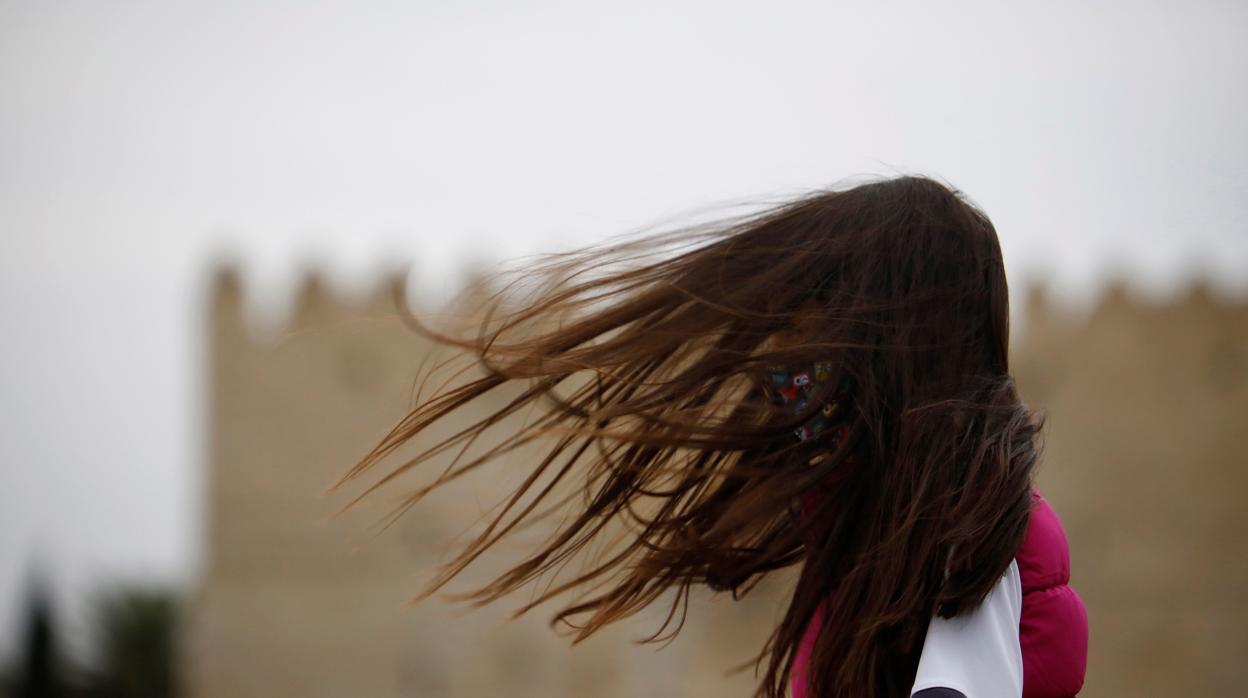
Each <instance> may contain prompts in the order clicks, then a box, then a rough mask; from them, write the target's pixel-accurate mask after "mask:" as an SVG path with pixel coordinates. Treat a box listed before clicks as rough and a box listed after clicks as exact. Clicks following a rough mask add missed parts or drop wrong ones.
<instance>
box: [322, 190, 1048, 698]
mask: <svg viewBox="0 0 1248 698" xmlns="http://www.w3.org/2000/svg"><path fill="white" fill-rule="evenodd" d="M541 261H542V263H541V264H540V265H539V267H538V268H537V269H530V270H527V271H526V277H525V279H526V282H527V283H528V284H530V291H529V292H528V294H527V295H526V296H525V298H524V300H523V302H520V300H519V293H518V289H516V287H514V286H509V287H504V288H503V290H501V291H498V292H497V293H495V294H494V295H493V296H491V297H490V299H488V312H486V313H485V315H484V316H483V317H482V319H481V321H480V325H479V332H477V333H475V336H469V337H464V336H457V335H453V334H448V333H445V332H442V331H438V330H434V329H432V328H431V327H429V326H428V325H426V324H425V323H422V322H419V321H418V320H416V319H415V318H414V317H413V318H409V322H410V323H411V325H412V326H413V327H414V328H415V329H416V330H417V331H420V332H422V333H424V334H426V335H428V336H429V337H432V338H434V339H435V340H436V341H438V342H440V343H441V344H443V345H446V346H447V347H449V348H450V350H451V351H452V352H453V353H455V354H457V355H460V356H467V357H470V358H471V359H472V360H473V363H474V364H475V366H476V369H475V374H474V375H472V376H469V377H467V378H464V379H462V380H459V381H453V382H451V383H448V384H447V385H446V386H444V387H443V388H440V389H438V390H436V391H434V392H433V393H432V394H430V395H429V396H427V397H423V398H421V399H419V400H418V401H417V403H416V404H415V406H414V408H413V409H412V410H411V412H410V413H409V414H407V416H405V417H404V418H403V419H402V420H401V421H400V422H399V423H398V424H397V425H395V426H394V427H393V429H392V430H391V431H390V432H389V433H388V434H386V436H385V437H384V438H383V439H382V440H381V442H380V443H379V444H378V445H377V446H376V447H375V448H374V449H373V450H372V451H371V452H369V453H368V454H367V455H365V456H364V457H363V458H362V459H361V460H360V461H359V462H358V463H357V464H355V465H354V466H353V467H351V468H350V469H349V470H348V471H347V472H346V473H345V474H344V475H343V476H342V478H341V479H340V480H339V481H338V483H336V484H335V485H334V487H338V486H339V485H341V484H343V483H345V482H347V481H349V480H352V479H354V478H358V477H360V476H361V475H363V474H364V473H366V472H368V471H371V470H374V469H375V468H376V467H377V466H379V465H381V464H383V463H386V462H387V461H388V460H390V459H389V458H388V456H391V455H393V454H394V453H395V451H396V450H397V449H399V448H400V447H402V446H404V445H405V444H408V443H409V442H412V441H413V440H414V439H416V437H418V436H419V437H421V439H420V441H421V442H422V443H423V442H425V441H427V442H428V444H427V445H426V446H425V447H424V448H423V449H422V450H419V451H418V452H417V453H416V454H415V455H414V456H411V457H404V458H403V459H400V460H401V462H399V463H396V464H394V465H392V466H391V467H390V468H388V469H387V470H386V472H385V474H384V475H383V476H382V477H380V478H379V479H378V480H377V481H376V482H375V483H374V484H372V485H371V486H369V487H368V488H367V489H366V490H365V491H364V493H363V494H361V495H359V496H360V497H363V496H365V495H367V494H368V492H371V491H374V490H375V489H376V488H377V487H378V486H380V485H381V484H383V483H385V482H388V481H390V480H392V479H393V478H394V477H395V476H396V475H398V474H400V473H403V472H405V471H408V470H410V469H412V468H417V467H419V466H421V465H422V463H426V462H427V461H428V460H429V459H431V458H433V457H435V456H437V455H438V454H442V453H454V452H456V451H458V452H459V453H460V454H461V455H462V454H464V453H467V452H468V450H469V447H470V446H472V445H473V444H477V443H487V442H488V443H489V448H487V449H485V451H484V452H483V453H480V454H475V455H472V456H471V457H461V458H456V459H455V461H454V462H453V463H452V465H451V466H450V467H449V468H447V469H446V470H444V471H442V472H439V473H438V474H437V477H436V478H435V479H434V480H433V481H432V482H431V483H430V484H428V485H426V486H424V487H422V488H420V489H419V490H417V491H416V492H414V493H413V494H412V495H411V496H410V498H408V499H407V500H405V502H404V503H403V505H402V506H401V507H400V509H399V510H398V512H397V513H399V514H401V513H402V511H405V510H406V509H407V508H408V507H410V506H411V505H412V504H415V503H416V502H417V500H419V499H421V498H422V497H425V496H428V495H429V494H430V493H436V492H437V491H439V488H440V487H441V486H443V485H445V484H447V483H448V482H450V481H451V480H453V479H456V478H457V477H459V476H460V475H462V474H464V473H467V472H469V471H471V470H474V469H477V468H481V467H489V466H501V463H502V462H504V461H505V462H506V467H507V468H520V469H522V470H523V471H524V472H523V474H524V477H523V481H522V483H521V484H520V485H519V486H518V487H517V488H516V489H515V491H514V492H512V493H511V494H510V495H509V496H507V497H506V498H505V499H504V500H503V501H502V502H501V503H500V506H499V507H498V508H497V509H496V510H495V511H494V512H493V513H492V514H491V517H490V519H489V521H488V524H487V525H485V526H484V529H483V531H482V532H481V533H480V534H479V536H478V537H476V538H475V540H472V541H471V542H468V543H467V544H466V545H464V547H462V549H458V550H457V554H456V555H455V556H453V558H452V559H450V561H449V562H447V563H446V564H445V565H444V566H443V567H442V568H440V569H439V571H438V573H437V574H436V575H435V577H434V579H433V580H432V582H431V583H430V585H429V587H428V588H427V589H426V590H425V591H424V592H423V593H422V595H421V596H420V597H418V598H424V597H426V596H428V595H430V594H432V593H434V592H436V591H438V590H439V589H440V588H441V587H443V586H444V585H445V584H447V583H448V582H449V581H451V580H452V579H454V578H455V577H456V576H457V575H459V574H460V573H461V572H462V571H463V570H464V569H465V568H466V567H467V566H468V565H470V564H471V563H472V562H473V561H474V560H476V559H478V557H479V556H480V555H481V554H482V553H484V552H486V551H487V550H489V549H491V548H492V547H493V546H495V545H496V544H497V543H498V542H499V541H500V540H501V539H503V538H504V537H506V536H508V535H509V534H511V533H515V532H516V531H518V530H519V529H520V528H522V527H524V526H527V525H528V524H529V523H531V522H533V521H536V520H539V519H543V518H551V517H552V516H553V514H554V513H556V512H558V513H559V515H560V516H559V518H560V521H559V523H558V526H557V528H556V530H555V531H554V533H553V534H552V535H551V536H550V537H549V538H548V539H547V540H546V541H545V542H544V543H543V544H541V545H540V546H535V547H534V548H533V549H532V550H531V551H530V553H529V554H527V555H526V556H525V557H524V558H523V559H522V560H521V561H519V562H518V563H516V564H515V565H514V566H512V567H510V568H509V569H507V570H506V571H505V572H503V573H502V574H501V575H499V576H498V577H497V578H495V579H493V581H491V582H490V583H488V584H486V585H484V586H482V587H480V588H478V589H475V590H473V591H470V592H468V593H465V594H462V595H460V596H459V597H458V598H461V599H463V600H468V601H472V602H475V603H487V602H491V601H494V600H497V599H499V598H501V597H503V596H504V595H506V594H508V593H510V592H512V591H515V590H517V589H519V588H521V587H523V586H525V585H527V584H530V583H532V582H534V581H535V580H538V579H539V578H541V577H543V575H548V574H551V573H555V572H560V571H562V567H563V566H564V565H565V564H566V563H567V562H568V561H569V560H571V559H572V558H574V557H575V556H577V555H578V553H583V552H584V551H585V550H586V548H587V547H589V546H591V545H592V544H595V541H596V540H598V539H601V538H603V537H606V536H608V534H611V535H616V534H617V533H618V531H620V530H625V531H627V532H628V533H627V535H626V536H624V537H623V539H622V540H623V542H622V543H621V544H620V545H618V546H616V547H615V548H613V549H612V552H611V554H609V555H600V556H598V557H596V558H595V559H594V560H593V564H588V565H584V566H583V568H582V569H580V570H579V571H578V572H577V573H575V574H572V575H568V576H567V577H566V578H563V579H561V580H560V581H559V582H557V583H554V584H551V585H549V586H548V587H547V588H546V589H545V590H544V591H543V592H542V593H541V594H540V595H537V596H536V598H534V599H533V600H532V601H531V602H528V603H526V604H525V605H524V606H523V607H521V608H520V609H519V610H518V612H517V615H518V614H519V613H523V612H525V611H527V610H529V609H531V608H533V607H534V606H536V605H538V604H540V603H543V602H545V601H547V600H549V599H552V598H554V597H556V596H559V595H563V594H569V595H571V596H572V600H571V601H570V602H568V603H567V605H566V606H565V607H563V608H562V609H561V610H559V611H558V613H557V614H556V616H555V617H554V619H553V620H552V624H553V623H557V622H563V623H565V624H567V625H568V626H570V627H572V628H573V629H574V631H575V632H574V636H575V639H576V640H578V641H579V640H580V639H583V638H585V637H587V636H589V635H590V634H592V633H594V632H595V631H597V630H598V629H600V628H602V627H603V626H605V625H607V624H609V623H612V622H613V621H617V620H620V619H623V618H626V617H628V616H631V615H633V614H635V613H637V612H638V611H640V610H641V609H643V608H645V607H646V606H648V605H650V604H651V603H652V602H655V601H658V600H660V599H662V600H664V601H665V602H668V603H670V604H671V607H670V609H669V610H670V612H669V613H668V614H667V621H666V622H665V623H664V624H663V627H661V628H659V629H658V630H657V631H656V632H655V634H654V635H653V636H651V637H650V638H649V640H658V639H660V637H661V636H662V634H663V633H664V631H665V630H667V628H668V627H669V626H671V625H672V624H673V623H675V626H674V629H672V630H670V631H668V637H670V636H671V635H672V634H674V633H675V632H678V631H679V629H680V624H681V623H683V618H684V612H683V611H682V604H684V606H683V608H684V610H687V603H688V595H689V592H690V589H691V587H693V586H694V585H707V586H709V587H710V588H711V589H714V590H717V591H722V592H730V593H731V594H732V595H733V596H734V597H739V596H740V595H743V594H746V593H748V592H749V591H750V590H751V589H752V588H754V587H755V585H756V584H757V583H758V581H759V580H760V579H761V578H762V577H763V576H764V575H766V574H767V573H768V572H771V571H774V570H778V569H781V568H785V567H789V566H794V565H800V573H799V574H798V575H796V576H797V582H796V585H795V587H794V588H793V590H792V596H791V599H790V600H789V603H788V606H787V611H786V612H785V613H784V614H783V616H782V617H780V618H778V619H777V624H776V627H775V628H774V631H773V632H772V633H771V635H770V637H769V638H768V640H767V641H766V643H765V644H764V645H763V646H762V647H761V648H760V651H759V654H758V656H757V663H756V666H758V667H763V666H765V673H761V678H760V682H759V686H758V691H757V693H756V696H760V697H762V696H766V697H767V698H779V697H780V696H784V695H786V688H787V682H788V680H789V677H790V673H791V670H792V667H793V660H794V656H795V653H796V651H797V648H798V646H799V643H800V641H801V638H802V635H803V632H804V630H805V629H806V625H807V623H808V622H809V620H810V619H811V617H812V615H813V614H814V612H815V609H816V607H817V606H818V605H819V603H820V601H822V600H824V599H825V598H830V599H831V601H830V602H829V604H828V606H827V610H826V613H825V614H824V615H823V619H822V626H821V630H820V633H819V635H818V638H819V639H818V642H817V643H816V645H815V649H814V653H813V655H812V658H811V661H810V667H811V669H810V675H809V686H810V695H817V696H838V697H839V696H849V695H853V696H868V697H874V696H881V697H883V696H888V697H891V696H903V695H907V694H908V688H909V686H910V682H911V681H912V680H913V677H914V672H915V668H916V663H917V659H918V652H919V650H920V649H921V647H922V642H923V636H924V633H925V631H926V628H927V624H928V621H929V620H930V619H931V618H932V617H933V616H934V615H937V614H939V615H942V616H944V617H950V616H953V615H956V614H959V613H961V612H965V611H967V610H969V609H972V608H974V607H975V606H976V605H977V604H978V603H980V601H982V600H983V598H984V597H985V596H986V595H987V593H988V591H989V590H990V589H991V588H992V587H993V585H994V584H995V583H996V581H997V580H998V579H999V578H1000V577H1001V576H1002V574H1003V573H1004V571H1005V570H1006V568H1007V567H1008V566H1009V564H1010V562H1011V560H1012V559H1013V557H1014V555H1015V552H1016V550H1017V549H1018V548H1019V546H1020V545H1021V543H1022V540H1023V536H1024V533H1025V531H1026V527H1027V523H1028V516H1029V512H1030V507H1031V485H1032V478H1033V473H1034V469H1035V465H1036V462H1037V458H1038V449H1037V444H1036V441H1037V437H1038V434H1039V431H1040V429H1041V425H1042V423H1043V419H1042V418H1040V417H1038V416H1037V415H1036V414H1035V413H1033V412H1032V411H1031V410H1029V409H1028V408H1027V407H1026V406H1025V405H1024V404H1023V402H1022V401H1021V400H1020V398H1019V395H1018V393H1017V391H1016V388H1015V384H1014V381H1013V379H1012V376H1011V374H1010V370H1009V360H1008V345H1009V303H1008V290H1007V284H1006V277H1005V268H1004V266H1003V264H1002V257H1001V248H1000V245H999V242H998V239H997V234H996V231H995V229H994V228H993V226H992V223H991V222H990V221H989V219H988V218H987V217H986V216H985V215H984V214H983V213H982V212H980V211H979V210H978V209H977V208H976V207H975V206H973V205H972V204H971V203H969V202H968V201H967V200H965V198H964V197H963V196H961V194H960V193H959V192H957V191H956V190H953V189H951V188H949V187H948V186H946V185H944V184H942V183H940V182H937V181H935V180H932V179H929V178H925V177H915V176H906V177H897V178H891V179H882V180H875V181H869V182H867V183H864V184H859V185H858V186H853V187H849V188H842V189H832V190H820V191H816V192H813V193H809V194H806V195H803V196H800V197H798V198H795V199H793V200H789V201H785V202H783V203H781V204H778V205H773V206H771V207H769V208H766V209H764V210H762V211H761V212H755V213H751V214H748V215H745V216H739V217H735V218H731V219H724V220H720V221H718V222H716V223H712V224H704V225H697V226H692V227H687V228H683V229H681V230H678V231H676V232H665V233H662V234H650V235H647V236H644V237H641V238H638V239H633V240H629V241H626V242H619V243H611V244H603V245H598V246H593V247H589V248H584V249H580V250H577V251H574V252H569V253H564V254H556V255H548V256H545V257H543V258H542V260H541ZM534 288H535V289H536V290H532V289H534ZM810 362H821V365H822V366H824V367H828V368H827V370H829V371H830V378H831V379H830V380H829V381H827V383H826V385H831V386H835V391H836V396H837V398H838V402H837V409H836V410H835V412H833V413H832V419H834V420H836V423H837V427H838V428H837V429H828V430H825V431H822V432H820V433H819V434H817V435H815V436H814V437H812V438H810V439H807V440H804V441H803V440H799V439H797V438H795V437H794V429H795V428H796V427H798V426H799V425H801V424H802V423H803V422H804V421H805V420H807V419H808V418H809V417H810V415H812V414H814V413H815V412H816V411H817V410H820V409H821V407H822V406H824V405H826V404H827V401H828V400H830V399H831V397H832V394H831V393H830V392H829V393H827V394H825V395H824V396H823V397H824V398H825V399H824V400H823V401H812V403H811V404H810V405H809V406H808V407H806V408H804V410H803V411H802V412H801V413H792V412H785V411H781V410H778V409H777V408H776V406H775V404H774V402H773V401H771V400H769V399H767V393H766V381H767V377H768V375H769V371H770V370H771V369H772V368H773V367H776V366H792V365H800V364H806V363H810ZM505 386H508V387H510V388H511V390H510V392H506V394H507V396H508V398H509V399H507V400H505V401H493V402H490V403H489V407H487V408H484V409H483V408H481V407H480V405H481V404H482V403H481V402H480V400H481V399H482V398H484V397H485V396H487V394H490V393H491V392H492V391H503V389H504V387H505ZM829 390H831V389H829ZM504 392H505V391H504ZM473 409H476V410H477V411H476V412H472V410H473ZM459 410H466V411H468V412H471V413H472V414H473V415H475V419H474V420H473V421H472V422H471V423H469V424H468V425H467V426H466V427H465V426H462V425H463V421H462V420H461V421H460V422H458V423H457V425H456V426H455V427H449V426H447V421H448V420H446V418H447V417H448V415H451V414H452V413H455V412H456V411H459ZM482 411H484V412H485V413H486V414H485V415H484V416H481V413H482ZM522 411H523V412H529V413H531V414H536V415H537V416H536V417H535V418H531V419H529V420H528V421H526V422H524V425H523V426H522V427H518V428H516V429H515V430H512V431H509V432H506V433H503V434H501V435H493V434H495V433H496V432H497V429H494V430H493V431H491V434H492V435H491V436H488V437H487V436H486V432H487V431H489V430H491V428H492V427H496V426H497V425H499V424H500V423H503V422H504V420H507V419H509V418H513V416H516V415H519V414H520V413H521V412H522ZM508 423H510V422H508ZM521 447H524V448H527V449H533V448H535V447H540V448H539V450H538V451H531V450H526V451H524V452H525V453H526V457H525V458H523V459H516V458H514V457H513V458H511V459H510V460H508V459H507V456H508V454H514V453H516V452H518V451H517V449H520V448H521ZM534 452H535V453H539V456H538V457H529V456H528V455H527V454H529V453H534ZM566 491H571V492H572V493H573V494H572V495H566V496H565V495H564V492H566ZM815 495H817V496H815ZM435 496H436V495H435ZM812 496H814V497H813V498H812ZM357 500H358V497H357V498H356V500H352V503H354V501H357ZM799 502H806V503H807V506H805V508H802V507H797V506H796V503H799ZM348 506H350V505H348ZM799 510H800V514H799V513H798V511H799Z"/></svg>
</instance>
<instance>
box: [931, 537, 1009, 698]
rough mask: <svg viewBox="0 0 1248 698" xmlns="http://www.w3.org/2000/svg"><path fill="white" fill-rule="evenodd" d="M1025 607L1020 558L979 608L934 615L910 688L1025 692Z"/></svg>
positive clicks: (974, 695) (985, 696) (981, 697)
mask: <svg viewBox="0 0 1248 698" xmlns="http://www.w3.org/2000/svg"><path fill="white" fill-rule="evenodd" d="M1022 610H1023V587H1022V583H1021V581H1020V578H1019V572H1018V561H1017V560H1015V561H1012V562H1010V567H1009V569H1007V570H1006V572H1005V575H1003V576H1002V577H1001V580H1000V581H998V582H997V585H996V586H995V587H993V589H992V591H991V592H989V593H988V596H987V597H986V598H985V599H984V602H983V603H982V604H980V606H979V608H976V609H975V610H974V611H971V612H970V613H964V614H962V615H960V616H957V617H956V618H940V617H936V618H933V619H932V622H931V625H929V626H928V629H927V637H926V638H925V639H924V641H923V653H922V655H921V656H920V658H919V670H918V673H917V674H916V676H915V680H914V687H913V688H912V689H911V690H910V693H911V694H912V695H913V694H914V693H916V692H918V691H922V690H924V689H928V688H952V689H954V690H956V691H960V692H962V693H963V694H965V695H966V697H967V698H999V697H1000V696H1021V695H1022V694H1023V651H1022V646H1021V645H1020V644H1019V640H1018V627H1019V620H1020V618H1021V617H1022Z"/></svg>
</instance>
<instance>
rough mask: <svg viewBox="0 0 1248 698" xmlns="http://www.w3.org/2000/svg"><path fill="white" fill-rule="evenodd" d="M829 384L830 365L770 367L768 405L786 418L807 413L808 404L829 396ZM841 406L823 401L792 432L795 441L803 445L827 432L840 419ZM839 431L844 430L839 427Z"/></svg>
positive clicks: (822, 362) (832, 398) (830, 376)
mask: <svg viewBox="0 0 1248 698" xmlns="http://www.w3.org/2000/svg"><path fill="white" fill-rule="evenodd" d="M831 380H832V362H831V361H816V362H814V363H813V364H809V363H808V364H798V365H796V366H772V367H770V369H769V375H768V379H767V393H768V396H769V397H770V398H771V401H772V402H773V403H775V404H776V405H778V406H780V407H782V408H783V409H784V411H785V412H787V413H789V414H794V415H796V414H800V413H802V412H803V411H804V410H806V409H808V407H809V406H810V403H811V400H814V399H816V398H817V397H818V396H820V395H828V394H830V393H831V391H830V390H829V388H830V386H829V383H830V381H831ZM840 408H841V406H840V403H839V402H838V401H837V400H836V399H835V396H832V397H830V398H828V399H825V400H824V402H823V407H822V408H820V409H819V411H818V412H815V413H814V414H813V415H811V417H810V418H809V419H807V420H806V421H805V422H803V423H802V424H801V425H800V426H798V427H797V429H794V430H793V433H794V435H796V436H797V438H798V440H800V441H806V440H807V439H811V438H814V437H815V436H818V435H819V434H820V433H822V432H824V431H826V430H827V429H828V428H829V427H830V426H831V425H832V424H833V423H834V422H835V421H836V418H838V417H839V415H838V411H839V410H840ZM841 429H842V431H843V430H844V427H843V426H842V427H841Z"/></svg>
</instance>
